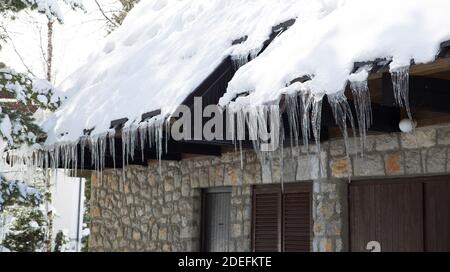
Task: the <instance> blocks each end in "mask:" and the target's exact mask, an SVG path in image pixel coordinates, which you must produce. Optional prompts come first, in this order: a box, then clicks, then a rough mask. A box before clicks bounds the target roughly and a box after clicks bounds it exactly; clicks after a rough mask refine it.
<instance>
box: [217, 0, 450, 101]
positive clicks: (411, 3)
mask: <svg viewBox="0 0 450 272" xmlns="http://www.w3.org/2000/svg"><path fill="white" fill-rule="evenodd" d="M325 2H328V3H329V5H328V6H324V9H323V10H322V11H321V12H318V13H316V14H311V16H309V17H300V16H299V18H298V19H297V21H296V23H295V24H294V25H293V26H292V27H291V28H289V29H288V30H287V31H286V32H284V33H283V35H281V36H280V37H278V38H277V39H275V41H274V42H272V43H271V44H270V45H269V47H268V48H267V49H266V50H265V51H264V52H263V53H262V54H261V55H260V56H258V58H256V59H255V60H253V61H251V62H249V63H248V64H246V65H244V66H243V67H241V68H240V69H239V70H238V71H237V72H236V74H235V76H234V78H233V79H232V80H231V82H230V83H229V86H228V90H227V93H226V94H225V95H224V97H222V99H221V101H220V102H219V104H221V105H222V106H224V105H226V104H228V103H230V101H231V100H232V99H233V98H234V97H236V95H237V94H239V93H243V92H249V93H250V94H249V95H248V96H245V97H239V98H238V99H237V100H236V102H235V103H234V104H235V106H237V108H242V107H245V106H247V105H250V104H251V105H259V104H264V103H269V102H271V101H278V99H279V97H280V95H281V94H282V93H283V92H286V93H287V92H296V91H297V92H298V91H309V92H311V93H312V94H318V95H323V94H333V93H336V92H339V91H342V90H344V89H345V85H346V84H347V81H348V80H352V77H353V78H355V77H354V76H352V75H351V73H352V70H353V65H354V63H355V62H364V61H373V60H375V59H384V58H386V59H390V60H392V62H391V63H390V70H391V72H392V71H396V70H397V69H400V68H402V67H408V66H409V65H410V63H411V60H414V63H416V64H418V63H427V62H431V61H433V60H435V58H436V55H437V54H438V52H439V47H440V43H442V42H444V41H446V40H449V39H450V16H449V11H450V1H448V0H408V1H402V0H346V1H325ZM333 3H334V5H333ZM305 75H306V76H310V77H311V78H312V80H309V81H306V82H305V83H298V82H296V83H295V84H292V85H291V86H290V87H287V86H289V84H290V82H291V81H292V80H293V79H295V78H299V77H302V76H305ZM349 77H350V78H349ZM365 79H367V73H366V76H365ZM361 80H364V79H361V78H360V77H358V81H361ZM286 87H287V88H286Z"/></svg>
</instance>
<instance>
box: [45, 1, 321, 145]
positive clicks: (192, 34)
mask: <svg viewBox="0 0 450 272" xmlns="http://www.w3.org/2000/svg"><path fill="white" fill-rule="evenodd" d="M306 2H309V1H306ZM308 5H309V4H308ZM305 7H306V6H305V5H302V1H298V0H276V1H275V0H274V1H260V0H195V1H188V0H184V1H180V0H156V1H141V2H140V3H139V4H138V5H137V6H136V7H135V8H134V9H133V10H132V11H131V12H130V13H129V15H128V16H127V18H126V20H125V21H124V23H123V25H122V26H121V27H120V28H119V29H117V30H116V31H115V32H114V33H112V34H111V35H110V36H108V37H107V38H106V40H105V42H104V44H103V45H101V48H100V50H98V51H97V52H95V53H93V55H92V56H91V57H90V59H89V61H88V63H87V64H86V65H85V66H83V67H82V68H80V69H79V70H78V71H77V72H75V73H74V74H73V75H72V76H70V77H69V78H68V79H67V80H65V81H64V82H63V84H62V85H61V86H60V89H62V90H63V91H64V92H65V93H66V94H67V96H68V97H69V99H68V100H66V101H65V102H64V103H63V105H62V106H61V108H60V109H59V110H57V111H56V112H55V114H53V116H52V117H50V118H49V119H48V120H47V121H46V122H45V123H44V124H43V127H44V129H45V131H46V132H47V133H48V138H47V141H46V144H47V145H51V144H53V143H56V142H73V141H76V140H77V139H78V138H79V137H80V136H82V135H83V130H84V129H92V128H94V127H95V129H94V130H93V132H92V135H100V134H103V133H105V132H107V131H108V129H109V127H110V123H111V121H112V120H116V119H121V118H128V119H129V120H128V122H127V123H126V124H125V127H127V126H130V125H132V124H137V123H138V122H139V121H141V115H142V114H143V113H145V112H150V111H153V110H158V109H161V112H162V113H161V115H162V116H167V115H168V114H170V113H172V112H173V111H174V110H175V109H176V107H177V106H178V105H179V104H181V103H182V102H183V100H184V99H185V98H186V97H187V96H188V95H189V94H190V93H191V92H192V91H193V90H194V89H195V88H196V87H197V86H198V85H199V84H200V83H201V82H202V81H203V80H204V79H205V78H206V77H207V76H208V75H209V74H210V73H212V72H213V71H214V69H215V68H216V67H217V66H218V65H219V64H220V63H221V62H222V60H223V59H225V58H226V57H227V56H229V55H232V56H233V55H245V54H248V53H249V52H252V51H253V52H254V51H255V50H256V51H258V50H259V49H261V47H262V44H263V42H264V41H265V40H266V39H267V38H268V37H269V35H270V33H271V29H272V27H273V26H274V25H277V24H279V23H281V22H284V21H286V20H288V19H292V18H294V17H296V16H298V15H299V14H302V13H304V12H302V10H303V11H305V13H306V11H307V9H306V8H305ZM317 7H319V6H318V5H311V7H310V9H311V10H312V9H314V8H317ZM305 16H306V15H305ZM244 36H248V38H247V40H246V41H245V42H243V43H242V44H237V45H232V41H233V40H236V39H239V38H242V37H244Z"/></svg>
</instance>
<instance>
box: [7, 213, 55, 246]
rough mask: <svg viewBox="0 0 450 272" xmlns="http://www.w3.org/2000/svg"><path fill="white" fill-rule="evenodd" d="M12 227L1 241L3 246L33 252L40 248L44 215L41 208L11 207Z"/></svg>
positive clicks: (43, 228)
mask: <svg viewBox="0 0 450 272" xmlns="http://www.w3.org/2000/svg"><path fill="white" fill-rule="evenodd" d="M11 214H12V215H13V218H14V219H13V223H12V227H11V228H10V229H9V232H8V234H6V236H5V239H4V241H3V243H2V244H3V246H4V247H6V248H8V249H9V250H12V251H17V252H33V251H38V250H40V249H41V248H42V245H43V242H44V237H45V224H46V221H45V216H44V213H43V212H42V210H40V209H36V208H35V207H29V206H16V207H14V208H13V209H11Z"/></svg>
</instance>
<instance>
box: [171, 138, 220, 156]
mask: <svg viewBox="0 0 450 272" xmlns="http://www.w3.org/2000/svg"><path fill="white" fill-rule="evenodd" d="M168 149H169V150H168V151H169V152H170V153H180V154H196V155H208V156H220V155H221V154H222V149H221V148H220V146H218V145H213V144H208V142H207V141H206V142H204V143H198V142H196V141H173V140H171V141H170V142H169V143H168Z"/></svg>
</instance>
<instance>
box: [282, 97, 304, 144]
mask: <svg viewBox="0 0 450 272" xmlns="http://www.w3.org/2000/svg"><path fill="white" fill-rule="evenodd" d="M285 97H286V106H287V107H286V112H287V116H288V121H289V136H290V139H291V149H294V148H295V149H297V150H298V149H299V142H298V139H299V128H300V127H301V126H300V123H299V121H300V120H299V115H300V114H299V111H300V109H299V103H298V102H299V96H298V94H297V93H295V94H290V95H286V96H285Z"/></svg>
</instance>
